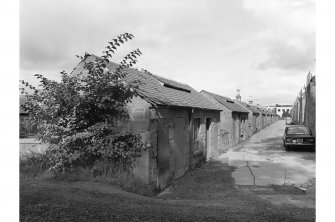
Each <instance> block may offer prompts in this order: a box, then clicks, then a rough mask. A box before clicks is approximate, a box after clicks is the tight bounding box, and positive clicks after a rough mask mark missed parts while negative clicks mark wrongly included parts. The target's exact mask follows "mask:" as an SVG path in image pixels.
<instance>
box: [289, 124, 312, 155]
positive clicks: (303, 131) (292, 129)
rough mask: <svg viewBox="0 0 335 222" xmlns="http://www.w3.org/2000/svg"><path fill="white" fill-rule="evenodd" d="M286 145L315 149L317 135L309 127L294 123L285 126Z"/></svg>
mask: <svg viewBox="0 0 335 222" xmlns="http://www.w3.org/2000/svg"><path fill="white" fill-rule="evenodd" d="M283 142H284V147H285V149H286V150H289V149H290V148H311V149H314V150H315V137H314V136H313V135H312V131H311V130H310V128H309V127H306V126H302V125H292V126H287V127H286V128H285V133H284V136H283Z"/></svg>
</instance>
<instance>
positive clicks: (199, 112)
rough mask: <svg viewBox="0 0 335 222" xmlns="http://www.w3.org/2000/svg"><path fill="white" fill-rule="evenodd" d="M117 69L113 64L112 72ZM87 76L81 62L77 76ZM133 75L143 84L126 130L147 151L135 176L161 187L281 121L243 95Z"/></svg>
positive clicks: (130, 72)
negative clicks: (233, 96)
mask: <svg viewBox="0 0 335 222" xmlns="http://www.w3.org/2000/svg"><path fill="white" fill-rule="evenodd" d="M94 59H96V56H94V55H91V56H88V57H86V60H87V61H92V60H94ZM116 67H117V64H115V63H110V64H109V65H108V68H109V69H110V70H111V71H113V70H115V69H116ZM85 72H86V70H85V69H84V68H83V62H81V63H80V64H79V65H78V66H77V67H76V68H75V69H74V70H73V72H72V74H73V75H77V74H78V73H83V74H84V73H85ZM127 73H128V75H127V77H126V81H133V80H139V81H140V82H141V84H140V86H139V88H138V89H137V90H136V94H137V95H136V96H134V97H133V99H132V102H131V103H129V104H128V110H129V115H130V119H129V121H127V122H124V123H122V127H124V128H126V129H128V130H130V131H133V132H137V133H140V135H141V136H142V140H143V142H144V143H146V147H147V148H146V149H145V150H143V152H142V155H141V157H139V158H138V159H137V160H136V163H135V168H134V173H135V174H136V175H137V176H139V177H140V178H141V179H142V180H143V181H144V182H145V183H147V184H154V185H156V186H157V187H158V188H164V187H165V186H166V185H167V184H169V182H170V181H172V180H174V179H176V178H179V177H181V176H182V175H184V173H185V171H187V170H189V169H192V168H194V167H195V166H196V165H197V164H199V162H202V161H207V160H209V159H210V158H212V157H215V156H218V155H219V154H220V153H224V152H227V151H228V150H229V149H230V148H231V147H233V146H235V145H236V144H238V143H240V142H242V141H244V140H246V139H247V138H249V137H250V136H251V135H253V134H254V133H256V132H258V131H259V130H261V129H263V128H264V127H266V126H268V125H270V124H271V123H273V122H275V121H276V120H278V116H277V115H275V114H274V113H273V112H272V111H270V110H267V109H265V108H262V107H260V106H256V105H253V104H247V103H244V102H242V101H241V97H240V96H239V95H238V96H237V99H234V100H232V99H230V98H228V97H224V96H221V95H217V94H214V93H211V92H208V91H205V90H203V91H201V92H197V91H196V90H194V89H193V88H192V87H190V86H189V85H186V84H181V83H178V82H176V81H172V80H169V79H166V78H162V77H160V76H157V75H153V74H151V73H149V72H147V71H138V70H136V69H128V70H127Z"/></svg>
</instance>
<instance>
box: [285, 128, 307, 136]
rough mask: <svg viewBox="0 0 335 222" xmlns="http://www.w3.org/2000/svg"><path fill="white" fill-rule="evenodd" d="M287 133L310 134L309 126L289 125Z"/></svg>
mask: <svg viewBox="0 0 335 222" xmlns="http://www.w3.org/2000/svg"><path fill="white" fill-rule="evenodd" d="M287 134H310V131H309V128H307V127H305V126H297V127H289V128H287Z"/></svg>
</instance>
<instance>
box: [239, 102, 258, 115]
mask: <svg viewBox="0 0 335 222" xmlns="http://www.w3.org/2000/svg"><path fill="white" fill-rule="evenodd" d="M235 101H236V100H235ZM236 102H237V103H239V104H241V105H242V106H243V107H244V108H246V109H248V110H250V111H251V112H252V113H256V114H260V113H261V112H260V111H259V110H257V109H255V108H254V107H252V106H251V105H249V104H248V103H245V102H240V101H236Z"/></svg>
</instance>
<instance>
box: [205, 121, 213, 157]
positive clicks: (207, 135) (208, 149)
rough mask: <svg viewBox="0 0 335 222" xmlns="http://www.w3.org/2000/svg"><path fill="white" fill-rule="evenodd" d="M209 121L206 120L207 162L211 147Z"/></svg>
mask: <svg viewBox="0 0 335 222" xmlns="http://www.w3.org/2000/svg"><path fill="white" fill-rule="evenodd" d="M210 128H211V119H210V118H206V152H207V154H206V160H208V159H209V158H210V157H211V155H212V146H211V132H210Z"/></svg>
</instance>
